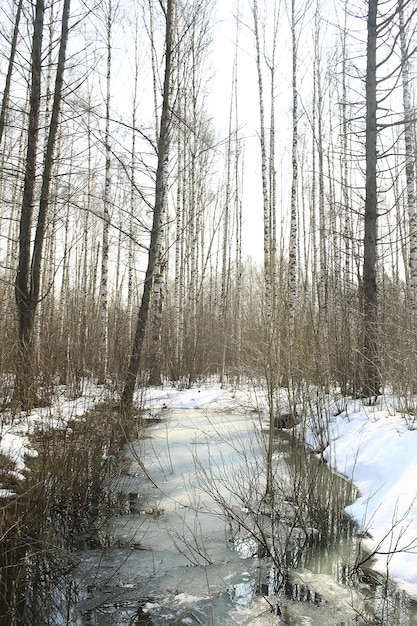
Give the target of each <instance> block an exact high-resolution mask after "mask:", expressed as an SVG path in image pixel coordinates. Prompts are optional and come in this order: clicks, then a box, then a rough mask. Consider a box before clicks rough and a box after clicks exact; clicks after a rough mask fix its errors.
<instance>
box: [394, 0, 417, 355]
mask: <svg viewBox="0 0 417 626" xmlns="http://www.w3.org/2000/svg"><path fill="white" fill-rule="evenodd" d="M398 12H399V17H400V43H401V63H402V65H401V72H402V83H403V107H404V144H405V177H406V184H407V211H408V219H409V223H410V258H409V271H410V288H409V289H410V304H411V328H412V332H413V345H414V346H415V345H416V340H417V206H416V173H415V159H414V150H413V123H412V121H411V120H412V118H413V106H412V97H411V84H410V63H409V58H408V50H407V41H406V33H405V24H404V0H399V2H398Z"/></svg>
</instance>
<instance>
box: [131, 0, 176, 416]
mask: <svg viewBox="0 0 417 626" xmlns="http://www.w3.org/2000/svg"><path fill="white" fill-rule="evenodd" d="M161 6H162V8H163V12H164V16H165V71H164V85H163V95H162V111H161V121H160V127H159V137H158V166H157V171H156V183H155V203H154V209H153V221H152V230H151V240H150V244H149V251H148V264H147V268H146V274H145V281H144V285H143V294H142V300H141V304H140V308H139V315H138V321H137V326H136V332H135V337H134V340H133V346H132V352H131V356H130V361H129V368H128V372H127V376H126V381H125V384H124V388H123V393H122V398H121V409H122V412H123V413H128V412H129V411H130V410H131V407H132V404H133V394H134V390H135V384H136V377H137V374H138V371H139V365H140V357H141V354H142V348H143V341H144V337H145V330H146V326H147V321H148V313H149V305H150V299H151V292H152V284H153V279H154V271H155V262H156V258H157V246H158V243H159V233H160V227H161V216H162V214H163V208H164V206H165V203H166V195H167V189H168V175H169V171H168V165H169V150H170V130H171V113H172V111H171V103H170V97H171V81H172V56H173V46H174V40H173V38H174V24H173V14H174V13H173V12H174V9H175V0H167V2H166V5H162V4H161Z"/></svg>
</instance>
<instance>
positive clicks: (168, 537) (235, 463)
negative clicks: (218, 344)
mask: <svg viewBox="0 0 417 626" xmlns="http://www.w3.org/2000/svg"><path fill="white" fill-rule="evenodd" d="M162 417H163V419H162V420H161V421H159V422H157V423H154V424H153V425H151V426H150V427H148V428H147V429H146V433H145V437H144V438H143V439H142V440H140V441H136V442H134V443H133V444H132V446H131V448H130V449H129V451H128V460H127V464H126V468H127V469H126V476H123V477H121V478H120V483H121V484H118V486H117V488H118V489H119V488H120V487H122V490H123V491H124V492H125V494H126V501H125V503H124V504H123V506H122V509H123V510H121V514H120V515H119V516H117V517H116V518H115V519H114V520H113V523H112V526H111V528H110V529H106V530H103V533H107V536H108V543H109V547H108V548H105V549H100V550H98V549H97V550H86V551H84V552H83V555H82V560H81V563H80V565H79V567H78V569H77V571H76V580H77V581H78V582H79V583H80V584H79V587H80V589H81V591H80V592H79V599H78V602H77V607H76V609H77V613H78V616H79V617H78V618H77V620H76V623H77V624H79V625H86V626H87V625H92V624H96V625H99V626H107V625H113V626H118V625H119V624H120V625H121V624H135V625H139V624H142V625H145V624H147V625H151V624H154V625H157V626H158V625H162V624H164V625H166V624H169V625H176V624H186V625H190V626H192V625H194V624H204V625H207V626H213V625H215V626H217V625H219V626H220V625H233V624H241V625H243V624H246V625H255V626H256V625H259V626H263V625H265V626H266V625H274V626H276V625H277V624H287V625H288V626H291V625H297V626H307V625H311V626H342V625H344V626H352V625H354V624H355V625H356V624H387V625H388V624H389V625H391V626H393V625H394V624H395V625H396V626H401V625H404V626H405V625H412V624H417V617H416V614H415V607H414V606H413V605H412V604H411V603H410V601H409V600H408V598H407V597H406V596H405V595H404V594H402V593H400V592H397V591H396V590H395V589H394V588H393V587H392V586H391V585H388V586H387V585H383V584H375V580H374V577H373V575H371V574H370V573H369V572H368V571H367V575H366V576H365V575H364V574H363V571H362V570H361V571H359V572H358V571H357V568H356V567H355V565H356V563H357V562H358V560H360V558H361V557H360V555H361V550H360V538H358V537H356V535H355V528H354V526H353V524H352V523H351V522H350V520H348V519H347V518H346V517H345V516H344V515H343V514H342V509H343V507H344V506H346V505H347V504H348V503H349V502H351V500H352V498H353V497H354V494H353V493H352V487H351V485H350V484H349V483H347V482H346V481H345V480H343V479H342V478H340V477H338V476H335V475H334V474H331V473H330V472H329V470H328V469H327V467H326V466H325V465H324V464H322V463H320V462H319V461H317V460H316V459H315V458H314V457H313V456H312V455H310V454H308V453H305V451H304V447H303V446H299V445H298V444H294V443H292V442H291V438H290V437H289V436H288V435H286V434H285V433H277V444H276V452H275V454H274V476H275V496H274V502H273V503H272V505H273V506H272V507H271V503H270V502H269V501H267V502H265V498H264V492H265V484H264V476H265V475H266V468H265V456H266V455H265V445H266V438H267V433H266V432H265V431H264V430H263V428H262V424H260V422H259V418H258V416H257V415H256V414H253V415H251V416H248V415H240V414H229V413H222V412H216V411H203V410H193V409H186V410H179V409H178V410H173V411H168V410H166V411H164V412H163V415H162ZM144 468H146V472H145V471H144ZM71 623H74V622H71Z"/></svg>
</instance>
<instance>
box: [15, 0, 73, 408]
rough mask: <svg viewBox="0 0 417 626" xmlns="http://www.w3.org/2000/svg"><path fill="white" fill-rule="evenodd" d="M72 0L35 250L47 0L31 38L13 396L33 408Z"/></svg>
mask: <svg viewBox="0 0 417 626" xmlns="http://www.w3.org/2000/svg"><path fill="white" fill-rule="evenodd" d="M69 8H70V0H64V5H63V12H62V30H61V39H60V47H59V53H58V64H57V71H56V78H55V89H54V98H53V105H52V112H51V120H50V124H49V134H48V139H47V144H46V150H45V158H44V164H43V172H42V185H41V193H40V201H39V213H38V220H37V227H36V233H35V239H34V243H33V251H31V231H32V219H33V204H34V191H35V176H36V155H37V145H38V130H39V111H40V99H41V69H42V34H43V22H44V14H45V7H44V2H43V0H37V3H36V14H35V24H34V32H33V42H32V71H31V93H30V110H29V129H28V143H27V154H26V169H25V182H24V189H23V201H22V211H21V216H20V232H19V262H18V271H17V276H16V283H15V296H16V304H17V311H18V331H19V346H18V350H19V359H18V364H17V376H16V387H15V394H14V400H15V401H17V402H19V403H20V404H21V405H22V406H23V407H25V408H28V407H30V406H31V405H33V404H34V402H36V401H37V399H36V392H35V388H34V381H33V353H32V339H33V328H34V322H35V313H36V309H37V306H38V303H39V291H40V279H41V261H42V250H43V243H44V239H45V227H46V215H47V211H48V207H49V194H50V183H51V173H52V166H53V163H54V150H55V144H56V137H57V132H58V125H59V114H60V108H61V99H62V84H63V76H64V68H65V56H66V47H67V40H68V22H69Z"/></svg>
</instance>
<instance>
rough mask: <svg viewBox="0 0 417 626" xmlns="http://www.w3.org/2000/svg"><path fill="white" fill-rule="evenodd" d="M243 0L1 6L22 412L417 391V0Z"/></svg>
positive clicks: (4, 365)
mask: <svg viewBox="0 0 417 626" xmlns="http://www.w3.org/2000/svg"><path fill="white" fill-rule="evenodd" d="M232 4H233V3H230V6H228V7H224V6H222V7H221V10H220V9H219V8H218V7H216V6H215V3H214V2H212V1H210V0H209V1H207V0H204V1H203V0H201V1H197V0H196V1H195V2H186V3H182V2H175V1H174V0H172V2H167V3H163V2H153V1H151V0H149V2H143V3H129V2H122V0H119V1H118V2H117V1H115V0H106V1H103V2H98V3H96V4H95V5H94V7H87V6H84V5H83V4H82V3H76V2H74V1H73V3H72V5H71V7H70V2H69V1H68V2H51V3H49V2H33V3H25V2H23V1H20V2H8V3H5V4H4V6H3V7H2V14H3V17H2V47H1V48H2V55H1V75H2V83H3V89H2V91H3V96H2V103H1V118H0V141H1V144H0V145H1V168H0V177H1V178H0V189H1V215H0V218H1V231H0V232H1V278H2V280H1V300H0V306H1V316H0V319H1V324H2V331H1V332H2V337H3V341H2V346H1V349H0V363H1V371H2V374H3V375H2V394H1V395H2V398H3V406H5V407H6V406H11V407H12V408H13V410H18V409H19V408H28V407H30V406H34V405H36V404H37V403H39V402H47V401H48V395H49V394H51V393H53V390H54V388H55V386H56V385H65V386H66V388H67V390H68V392H69V393H72V394H77V393H78V392H79V390H80V387H81V386H82V384H83V381H84V380H85V379H92V378H93V379H96V380H97V381H100V382H102V383H105V384H107V385H109V386H110V387H111V388H112V389H114V391H115V392H116V393H118V394H119V395H120V398H121V401H122V404H124V405H126V406H127V405H129V404H131V402H132V400H131V398H132V390H133V388H134V386H135V381H136V380H137V379H138V378H140V380H141V381H142V382H143V383H145V382H146V383H148V382H149V383H151V384H159V383H160V382H162V380H163V379H170V380H173V381H178V382H179V383H180V384H182V385H191V384H193V382H195V381H196V380H199V379H201V378H204V377H207V376H212V375H214V376H216V377H218V378H219V379H220V381H223V380H226V379H228V378H232V379H233V378H234V379H239V377H241V376H267V377H268V378H269V379H271V385H272V386H273V387H276V386H280V385H286V384H289V383H290V382H291V383H295V382H296V381H300V380H303V381H308V382H311V383H312V384H315V385H322V386H325V387H326V388H335V387H336V388H339V389H341V390H342V391H343V392H344V393H346V394H352V393H356V394H361V395H365V396H373V395H374V396H375V395H378V394H379V393H381V391H382V390H383V389H384V388H387V387H389V388H390V389H393V390H394V391H395V392H398V393H401V394H408V393H411V392H412V391H413V390H414V387H415V382H416V367H415V358H414V357H415V345H416V341H415V333H416V328H415V327H416V321H415V316H416V307H417V304H416V301H417V293H416V290H417V260H416V254H417V252H416V250H417V247H416V242H415V237H416V233H417V228H416V227H415V224H414V220H415V219H417V218H416V207H415V205H416V191H415V166H416V156H415V155H416V149H415V148H416V134H415V109H414V80H413V79H414V72H415V68H414V65H413V55H414V53H415V6H414V4H413V3H412V2H410V1H404V0H401V1H398V2H377V1H374V2H371V1H370V2H359V1H358V2H357V3H354V5H353V4H352V3H351V2H349V3H347V2H346V3H343V2H338V3H335V4H334V3H326V2H324V1H323V0H322V1H320V2H312V1H300V0H293V1H292V2H286V3H285V2H275V3H273V5H272V6H270V5H269V4H264V3H262V2H261V3H259V2H256V1H253V2H248V3H246V4H245V3H239V2H237V3H236V6H234V5H233V6H232ZM241 4H242V6H240V5H241ZM218 57H221V59H218ZM216 59H218V61H220V63H221V69H219V70H218V73H217V74H216V66H215V61H216ZM226 63H227V64H228V65H227V67H226ZM216 76H217V78H216ZM216 103H217V104H216Z"/></svg>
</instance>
